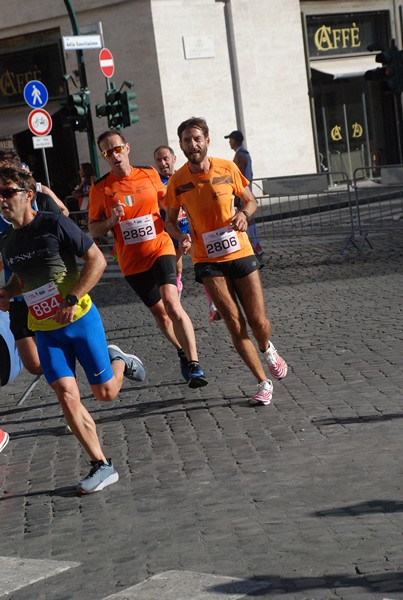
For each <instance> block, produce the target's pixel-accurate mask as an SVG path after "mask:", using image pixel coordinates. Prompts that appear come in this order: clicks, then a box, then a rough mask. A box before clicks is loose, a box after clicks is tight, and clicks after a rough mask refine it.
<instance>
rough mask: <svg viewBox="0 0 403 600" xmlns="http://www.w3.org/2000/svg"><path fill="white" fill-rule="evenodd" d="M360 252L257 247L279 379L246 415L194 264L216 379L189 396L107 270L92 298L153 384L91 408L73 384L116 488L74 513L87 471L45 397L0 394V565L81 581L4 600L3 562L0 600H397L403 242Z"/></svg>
mask: <svg viewBox="0 0 403 600" xmlns="http://www.w3.org/2000/svg"><path fill="white" fill-rule="evenodd" d="M371 241H372V243H373V246H374V248H373V249H372V250H371V249H369V248H368V247H367V246H365V247H364V248H363V252H362V253H361V255H358V254H357V252H356V250H355V249H354V248H353V247H351V246H350V247H348V248H347V250H346V252H345V253H344V255H343V256H341V255H340V254H339V249H340V246H341V245H342V242H341V241H340V239H332V238H331V237H328V238H327V239H326V240H323V239H319V238H312V239H310V238H303V239H291V240H287V239H284V240H275V241H274V242H271V241H269V240H267V239H264V240H263V241H262V245H263V247H264V249H265V251H266V253H265V257H264V268H263V269H262V270H261V275H262V279H263V283H264V287H265V292H266V300H267V306H268V309H269V314H270V318H271V320H272V324H273V333H272V340H273V342H274V344H275V345H276V346H277V347H278V349H279V351H280V353H281V354H282V355H283V356H284V357H285V358H286V359H287V362H288V363H289V367H290V368H289V375H288V376H287V378H286V379H285V380H283V381H282V382H275V383H274V389H275V391H274V396H273V401H272V404H271V405H270V406H269V407H258V408H251V407H249V406H248V402H247V401H248V399H249V398H250V396H251V395H252V394H253V393H254V390H255V382H254V381H253V378H252V376H251V375H250V374H249V372H248V371H247V369H246V367H244V366H243V364H242V363H241V361H240V359H239V357H238V356H237V354H236V353H235V351H234V350H233V349H232V347H231V343H230V341H229V336H228V333H227V331H226V329H225V327H224V325H223V323H222V322H215V323H211V324H210V323H208V310H207V303H206V299H205V297H204V293H203V289H202V287H201V286H199V285H197V284H196V283H194V282H193V274H192V269H191V265H190V263H189V261H188V260H186V261H185V277H184V282H185V285H184V292H183V304H184V306H185V308H186V310H187V311H188V312H189V314H190V316H191V317H192V319H193V322H194V325H195V329H196V335H197V339H198V346H199V352H200V359H201V362H202V365H203V367H204V368H205V370H206V373H207V374H208V377H209V381H210V384H209V385H208V386H207V387H205V388H203V389H200V390H190V389H188V388H187V387H186V385H185V384H184V383H183V382H182V381H181V378H180V371H179V367H178V361H177V357H176V353H175V352H174V351H172V349H171V348H170V346H169V344H168V343H167V342H166V341H165V339H163V338H162V336H161V335H160V334H159V333H158V332H157V330H156V327H155V325H154V322H153V320H152V318H151V316H150V314H149V313H148V311H147V310H146V309H145V308H144V307H143V305H142V304H140V303H139V302H138V301H137V300H136V298H135V297H134V295H133V294H132V292H131V290H130V289H129V287H128V286H127V284H126V283H125V282H124V281H123V280H122V279H121V278H120V276H119V274H118V272H117V267H116V265H114V264H113V263H112V264H110V265H109V267H108V270H107V273H106V274H105V277H104V278H103V280H102V281H101V283H100V284H99V285H98V286H97V288H96V289H95V290H94V291H93V294H92V296H93V298H94V300H95V302H96V304H97V306H98V308H99V309H100V312H101V314H102V316H103V319H104V323H105V328H106V330H107V336H108V339H109V340H110V341H111V342H113V343H117V344H119V345H121V346H122V347H123V348H124V349H128V350H131V351H134V352H135V353H136V354H138V355H139V356H141V358H142V359H143V361H144V363H145V366H146V369H147V379H146V381H145V382H143V383H141V384H135V383H133V382H128V381H127V380H126V381H125V384H124V386H123V389H122V391H121V393H120V395H119V397H118V398H117V399H116V400H115V401H114V402H112V403H104V404H103V403H99V402H96V401H95V400H94V399H93V398H92V397H91V394H90V391H89V387H88V386H87V384H86V381H85V378H84V377H83V375H82V372H81V371H80V370H79V372H78V374H79V383H80V387H81V390H82V394H83V398H84V403H85V404H86V406H87V407H88V408H89V410H90V411H91V413H92V415H93V416H94V418H95V420H96V423H97V427H98V431H99V435H100V437H101V439H102V443H103V445H104V447H105V449H106V453H107V455H108V456H111V457H112V459H113V461H114V464H115V466H116V467H117V469H118V471H119V474H120V480H119V482H118V483H117V484H116V485H114V486H111V487H110V488H107V489H105V490H104V491H102V492H100V493H97V494H94V495H91V496H87V497H81V498H78V497H76V496H75V493H74V489H75V484H76V483H77V481H78V480H79V479H80V478H81V477H82V476H83V475H86V473H87V471H88V470H89V467H88V465H87V462H86V461H87V459H86V457H85V456H84V454H83V452H82V451H81V449H80V447H79V445H78V443H76V441H75V439H74V437H73V436H72V435H69V434H67V433H66V432H65V425H64V421H63V418H62V417H61V412H60V409H59V406H58V403H57V401H56V399H55V397H54V395H53V393H52V392H51V390H50V388H49V387H48V386H47V385H46V384H45V383H44V381H43V380H41V381H40V382H39V384H38V385H37V386H36V387H35V389H34V390H33V392H32V393H31V394H30V396H29V397H28V399H27V400H26V401H25V402H24V403H23V404H22V405H21V406H17V402H18V400H19V398H20V397H21V395H22V393H23V391H24V390H25V389H26V387H27V385H28V383H29V382H30V381H31V380H32V377H30V376H28V375H27V374H26V373H23V374H22V375H21V376H20V377H19V379H18V380H17V381H16V382H15V383H14V384H13V385H12V386H7V387H5V388H2V389H1V391H0V396H1V408H0V414H1V418H0V422H1V423H2V424H3V427H4V429H6V430H7V431H8V432H9V433H10V438H11V439H10V443H9V445H8V446H7V447H6V449H5V450H4V451H3V452H2V453H1V455H0V499H1V502H0V523H1V551H0V557H3V558H19V559H24V560H25V561H27V562H26V564H27V565H28V559H31V560H38V559H42V560H52V561H65V562H66V561H67V562H68V563H69V562H72V563H75V565H74V566H72V568H69V569H67V570H65V571H62V572H59V573H57V574H53V573H51V572H50V571H49V577H46V578H44V579H41V580H40V581H37V582H36V583H30V584H29V585H28V584H27V585H24V587H21V588H20V589H17V590H15V591H12V592H11V593H10V594H8V595H7V594H5V591H4V590H7V589H8V590H10V588H7V587H6V586H5V585H4V582H5V581H6V580H7V578H8V577H9V576H10V573H9V572H5V571H6V567H5V566H4V565H5V564H8V563H4V564H3V565H2V563H1V561H0V597H1V598H3V597H4V598H8V599H9V598H12V599H13V600H42V599H43V600H65V599H66V600H67V599H74V600H77V599H79V600H81V599H85V600H101V599H103V598H106V597H107V596H109V595H112V594H116V593H118V592H124V591H125V590H127V589H129V588H131V587H132V586H135V585H136V584H139V583H141V582H143V581H145V580H146V579H147V578H149V577H151V576H154V575H156V574H159V573H164V572H167V571H183V572H185V571H186V572H196V573H208V574H215V575H220V576H225V577H234V578H239V579H241V580H250V579H258V580H262V581H263V582H264V583H265V584H267V585H265V586H264V588H263V589H260V590H257V591H254V592H251V593H250V594H249V595H247V596H245V598H246V597H252V596H253V597H256V598H261V599H270V600H280V599H281V600H294V599H295V600H302V599H304V600H312V599H320V600H327V599H343V600H355V599H360V600H364V599H365V600H367V599H368V600H370V599H376V600H382V599H384V598H388V599H389V598H391V599H393V600H397V599H403V567H402V565H403V543H402V533H403V499H402V487H403V473H402V471H403V467H402V419H403V406H402V388H403V375H402V356H403V317H402V303H401V297H402V290H403V277H402V272H403V244H402V243H401V242H400V241H399V239H398V238H397V237H396V238H395V239H393V237H390V236H388V237H382V236H373V237H372V239H371ZM52 564H53V563H52ZM23 572H24V570H23V569H22V571H21V573H23ZM21 576H22V575H21ZM28 583H29V582H28ZM224 587H225V586H224ZM224 587H223V589H222V598H223V600H227V598H228V599H230V598H232V597H233V596H231V595H226V594H225V589H224ZM120 597H122V598H123V597H125V598H129V597H130V596H129V595H127V596H124V595H122V596H120ZM137 597H138V596H136V598H137ZM139 597H141V596H139ZM200 597H201V596H200ZM237 597H239V596H237ZM148 598H153V596H147V599H148ZM170 598H171V596H170ZM198 598H199V596H198ZM202 598H203V600H208V599H209V595H208V594H206V595H205V596H204V595H203V596H202ZM155 600H164V597H161V596H159V597H158V596H156V597H155ZM178 600H194V599H193V598H192V597H191V596H189V597H186V598H184V596H180V595H178Z"/></svg>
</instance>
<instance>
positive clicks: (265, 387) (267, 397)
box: [249, 379, 273, 406]
mask: <svg viewBox="0 0 403 600" xmlns="http://www.w3.org/2000/svg"><path fill="white" fill-rule="evenodd" d="M272 395H273V384H272V382H271V381H270V379H267V380H266V381H261V382H260V383H258V384H257V393H256V394H255V395H254V396H253V398H251V399H250V400H249V404H250V405H251V406H268V405H269V404H270V401H271V397H272Z"/></svg>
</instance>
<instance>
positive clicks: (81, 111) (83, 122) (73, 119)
mask: <svg viewBox="0 0 403 600" xmlns="http://www.w3.org/2000/svg"><path fill="white" fill-rule="evenodd" d="M89 105H90V93H89V91H88V90H81V92H79V93H78V94H70V96H69V97H68V99H67V105H66V106H67V111H68V121H69V123H70V126H71V127H72V129H74V131H88V115H89Z"/></svg>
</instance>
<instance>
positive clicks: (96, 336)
mask: <svg viewBox="0 0 403 600" xmlns="http://www.w3.org/2000/svg"><path fill="white" fill-rule="evenodd" d="M36 345H37V347H38V354H39V359H40V361H41V367H42V370H43V374H44V375H45V378H46V381H47V382H48V383H49V384H51V383H53V382H54V381H56V380H57V379H60V378H61V377H75V376H76V360H78V362H79V363H80V365H81V366H82V367H83V369H84V371H85V374H86V376H87V379H88V382H89V383H90V385H96V384H98V383H105V382H106V381H109V380H110V379H112V377H113V370H112V367H111V362H110V359H109V354H108V346H107V343H106V337H105V330H104V327H103V324H102V320H101V316H100V314H99V312H98V309H97V308H96V306H95V305H94V304H93V305H92V306H91V308H90V310H89V311H88V312H87V313H86V314H85V315H84V316H83V317H81V319H78V320H77V321H74V322H73V323H70V324H69V325H66V326H65V327H61V328H60V329H53V330H52V331H37V332H36Z"/></svg>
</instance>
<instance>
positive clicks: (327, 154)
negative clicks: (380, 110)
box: [315, 77, 371, 183]
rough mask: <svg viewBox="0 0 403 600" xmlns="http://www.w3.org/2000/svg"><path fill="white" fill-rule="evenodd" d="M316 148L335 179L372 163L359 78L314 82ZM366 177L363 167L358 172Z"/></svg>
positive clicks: (352, 175) (341, 178) (362, 89)
mask: <svg viewBox="0 0 403 600" xmlns="http://www.w3.org/2000/svg"><path fill="white" fill-rule="evenodd" d="M315 87H316V90H315V110H316V122H317V130H318V148H319V152H320V155H321V162H322V164H323V168H325V169H326V170H328V171H330V172H331V173H333V174H334V175H332V178H333V181H334V182H335V183H337V182H338V181H342V180H344V179H345V177H344V175H343V174H345V175H347V177H348V178H349V179H352V178H353V177H354V173H355V170H356V169H363V168H364V167H366V166H368V165H370V164H371V161H370V149H369V135H368V120H367V110H366V101H365V93H364V86H363V82H362V80H361V78H359V77H355V78H352V79H339V80H335V81H331V82H321V83H319V85H317V86H315ZM357 175H358V176H361V177H365V170H362V171H360V172H359V173H358V172H357Z"/></svg>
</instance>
